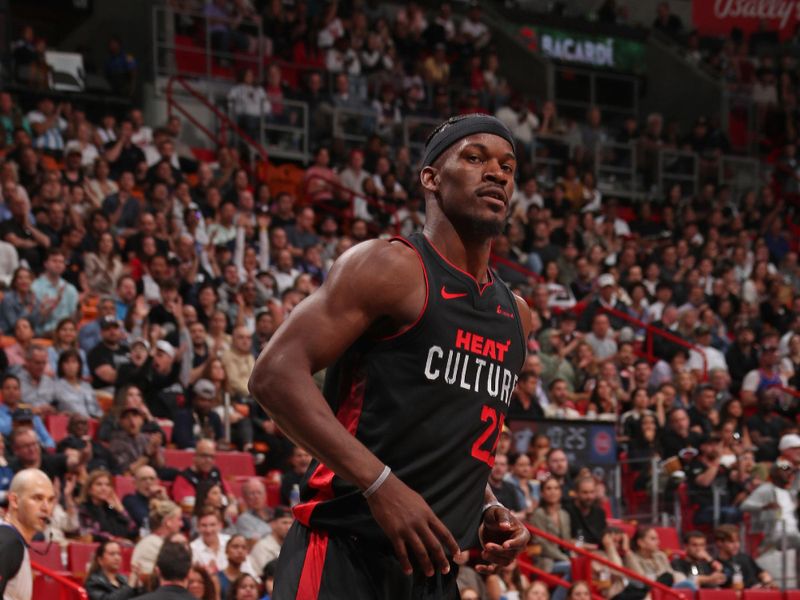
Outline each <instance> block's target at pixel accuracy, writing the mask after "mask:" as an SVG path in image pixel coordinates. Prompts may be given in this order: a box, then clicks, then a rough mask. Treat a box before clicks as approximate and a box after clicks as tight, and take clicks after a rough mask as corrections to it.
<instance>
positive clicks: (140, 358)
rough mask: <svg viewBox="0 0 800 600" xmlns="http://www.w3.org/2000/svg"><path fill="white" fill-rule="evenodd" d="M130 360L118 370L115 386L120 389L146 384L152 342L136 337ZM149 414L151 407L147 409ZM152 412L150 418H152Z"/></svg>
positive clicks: (133, 341) (132, 343)
mask: <svg viewBox="0 0 800 600" xmlns="http://www.w3.org/2000/svg"><path fill="white" fill-rule="evenodd" d="M129 358H130V360H129V361H128V362H126V363H124V364H122V365H120V367H119V369H118V370H117V381H116V382H115V384H114V385H115V387H116V388H117V389H120V388H122V387H127V386H129V385H134V386H135V385H140V386H144V385H145V384H146V383H147V380H146V378H147V376H148V373H149V370H150V366H151V362H152V361H151V358H150V343H149V342H148V341H147V340H145V339H143V338H135V339H134V340H132V341H131V344H130V354H129ZM147 412H148V414H149V413H150V409H149V408H148V409H147ZM152 416H153V415H152V414H150V416H149V418H148V420H151V419H152Z"/></svg>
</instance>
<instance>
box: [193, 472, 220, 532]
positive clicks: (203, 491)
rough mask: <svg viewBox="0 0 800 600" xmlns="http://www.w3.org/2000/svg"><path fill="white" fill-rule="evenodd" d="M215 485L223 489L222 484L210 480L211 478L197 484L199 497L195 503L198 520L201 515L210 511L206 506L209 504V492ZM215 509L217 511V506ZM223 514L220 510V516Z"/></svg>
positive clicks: (195, 513)
mask: <svg viewBox="0 0 800 600" xmlns="http://www.w3.org/2000/svg"><path fill="white" fill-rule="evenodd" d="M214 487H218V488H219V489H220V491H222V484H221V483H219V482H216V481H210V480H207V481H201V482H200V483H199V484H198V485H197V493H196V494H195V496H196V498H197V499H196V500H195V503H194V516H195V517H197V519H198V520H200V518H201V517H203V516H205V515H207V514H208V511H206V510H205V508H206V506H208V505H207V501H208V494H209V493H210V492H211V490H212V489H213V488H214ZM214 510H215V511H216V510H217V509H216V508H215V509H214ZM217 512H219V511H217ZM221 516H222V513H221V512H220V517H221ZM222 522H223V523H224V522H225V519H224V518H223V519H222Z"/></svg>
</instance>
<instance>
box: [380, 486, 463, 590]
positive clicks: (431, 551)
mask: <svg viewBox="0 0 800 600" xmlns="http://www.w3.org/2000/svg"><path fill="white" fill-rule="evenodd" d="M367 504H368V505H369V508H370V510H371V511H372V516H373V517H375V520H376V521H377V522H378V525H380V526H381V528H382V529H383V531H384V533H386V535H387V536H388V537H389V540H390V541H391V542H392V546H394V551H395V554H396V555H397V559H398V560H399V561H400V566H401V567H402V569H403V571H404V572H405V573H406V574H407V575H410V574H411V573H412V571H413V568H412V566H411V558H410V555H412V554H413V556H414V558H415V560H416V563H417V565H419V568H420V569H421V570H422V572H423V573H424V574H425V576H426V577H432V576H433V575H434V573H435V572H436V569H438V570H439V571H441V572H442V573H448V572H450V561H449V559H448V557H447V556H448V554H449V555H450V556H454V555H455V554H457V553H458V552H459V547H458V543H456V540H455V538H454V537H453V534H452V533H450V530H448V529H447V527H445V525H444V523H442V522H441V521H440V520H439V518H438V517H437V516H436V515H435V514H434V512H433V511H432V510H431V507H430V506H428V504H427V502H425V500H424V499H423V498H422V496H420V495H419V494H418V493H417V492H415V491H414V490H412V489H411V488H410V487H408V486H407V485H406V484H404V483H403V482H402V481H400V479H398V478H397V477H395V476H394V475H390V476H389V478H388V479H387V480H386V481H385V482H384V483H383V485H381V487H379V488H378V489H377V491H376V492H375V493H374V494H372V495H371V496H370V497H369V498H368V499H367Z"/></svg>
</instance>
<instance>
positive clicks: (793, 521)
mask: <svg viewBox="0 0 800 600" xmlns="http://www.w3.org/2000/svg"><path fill="white" fill-rule="evenodd" d="M795 477H796V472H795V466H794V465H793V464H792V463H790V462H789V461H788V460H786V459H783V458H779V459H778V460H777V461H775V464H773V465H772V466H771V467H770V470H769V479H770V481H769V482H767V483H762V484H761V485H760V486H758V487H757V488H756V489H755V490H753V491H752V492H751V493H750V495H749V496H748V497H747V498H746V499H745V500H744V502H742V505H741V509H742V510H743V511H744V512H748V513H751V516H752V519H753V525H754V527H757V528H758V529H760V530H761V531H763V532H764V533H765V534H766V537H765V539H764V541H763V543H762V546H763V548H765V549H767V548H782V547H783V546H782V543H783V538H784V535H785V538H786V541H787V544H788V546H787V547H788V548H795V549H797V548H800V531H798V528H797V494H795V493H792V484H793V483H794V479H795Z"/></svg>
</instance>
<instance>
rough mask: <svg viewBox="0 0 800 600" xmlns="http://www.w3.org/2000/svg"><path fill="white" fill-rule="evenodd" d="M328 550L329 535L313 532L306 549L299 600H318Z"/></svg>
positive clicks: (298, 594) (298, 591) (299, 586)
mask: <svg viewBox="0 0 800 600" xmlns="http://www.w3.org/2000/svg"><path fill="white" fill-rule="evenodd" d="M327 550H328V534H327V533H325V532H324V531H312V532H311V537H310V538H309V540H308V548H306V559H305V561H304V562H303V570H302V571H301V573H300V585H298V587H297V598H299V599H300V600H317V598H319V587H320V584H321V583H322V569H323V567H324V566H325V554H326V552H327Z"/></svg>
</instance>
